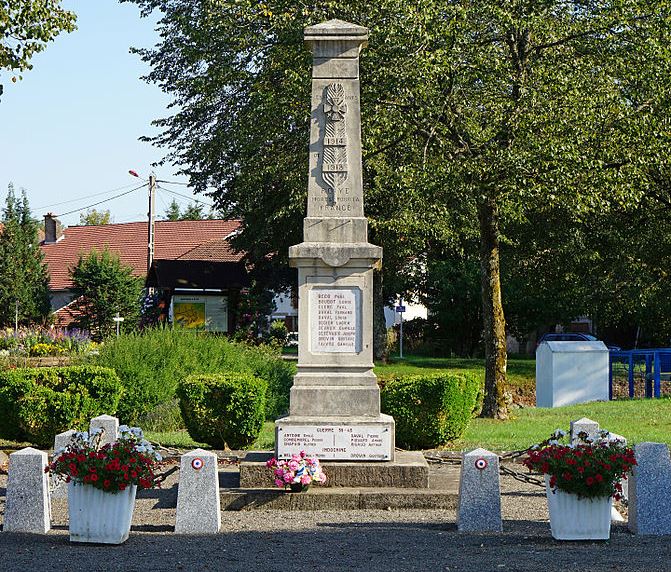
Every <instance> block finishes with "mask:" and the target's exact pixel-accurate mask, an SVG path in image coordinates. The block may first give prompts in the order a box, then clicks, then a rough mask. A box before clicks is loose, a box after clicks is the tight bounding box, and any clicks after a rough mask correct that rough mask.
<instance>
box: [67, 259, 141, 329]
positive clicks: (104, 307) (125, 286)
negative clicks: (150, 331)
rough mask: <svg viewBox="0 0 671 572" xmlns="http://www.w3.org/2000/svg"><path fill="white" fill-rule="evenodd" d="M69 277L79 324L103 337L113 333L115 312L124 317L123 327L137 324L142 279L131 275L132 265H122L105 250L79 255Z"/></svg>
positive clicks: (128, 327)
mask: <svg viewBox="0 0 671 572" xmlns="http://www.w3.org/2000/svg"><path fill="white" fill-rule="evenodd" d="M70 277H71V278H72V284H73V292H74V294H75V296H76V302H75V304H74V306H75V307H76V310H77V312H78V313H79V314H80V316H81V317H80V318H79V320H78V326H79V327H81V328H82V329H85V330H88V331H89V332H91V334H92V336H94V337H96V338H97V339H103V338H105V337H107V336H110V335H111V334H113V333H114V331H115V328H116V324H115V322H114V320H113V318H114V317H115V316H116V315H117V313H118V314H119V316H120V317H122V318H124V322H122V328H123V329H124V330H129V329H132V328H133V327H134V326H135V325H136V324H137V321H138V319H139V314H140V296H141V293H142V287H143V283H142V279H141V278H139V277H137V276H133V268H132V267H130V266H126V265H125V264H122V263H121V261H120V260H119V257H118V256H116V255H114V254H112V253H111V252H110V251H109V250H107V249H105V250H103V251H102V252H100V253H98V252H96V251H95V250H92V251H91V252H89V253H88V254H82V255H80V257H79V261H78V262H77V265H76V266H75V267H74V268H72V269H71V270H70Z"/></svg>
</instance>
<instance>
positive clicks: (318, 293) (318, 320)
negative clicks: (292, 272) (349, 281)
mask: <svg viewBox="0 0 671 572" xmlns="http://www.w3.org/2000/svg"><path fill="white" fill-rule="evenodd" d="M310 329H311V335H310V344H311V346H310V349H311V351H312V352H313V353H358V352H360V351H361V290H360V289H359V288H313V289H312V290H310Z"/></svg>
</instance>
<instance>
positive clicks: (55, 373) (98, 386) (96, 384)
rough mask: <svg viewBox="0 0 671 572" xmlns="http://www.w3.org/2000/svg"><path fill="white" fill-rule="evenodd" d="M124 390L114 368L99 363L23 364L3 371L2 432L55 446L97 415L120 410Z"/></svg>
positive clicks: (8, 436) (0, 397)
mask: <svg viewBox="0 0 671 572" xmlns="http://www.w3.org/2000/svg"><path fill="white" fill-rule="evenodd" d="M122 393H123V386H122V384H121V380H120V379H119V378H118V376H117V375H116V373H114V370H111V369H108V368H103V367H96V366H69V367H50V368H23V369H14V370H9V371H3V372H0V437H3V438H5V439H11V440H15V441H29V442H31V443H34V444H35V445H38V446H40V447H49V446H51V445H53V443H54V436H55V435H56V434H57V433H62V432H63V431H66V430H68V429H85V428H87V427H88V424H89V421H90V419H91V417H97V416H98V415H102V414H104V413H106V414H109V415H114V414H115V413H116V411H117V407H118V405H119V399H120V398H121V395H122Z"/></svg>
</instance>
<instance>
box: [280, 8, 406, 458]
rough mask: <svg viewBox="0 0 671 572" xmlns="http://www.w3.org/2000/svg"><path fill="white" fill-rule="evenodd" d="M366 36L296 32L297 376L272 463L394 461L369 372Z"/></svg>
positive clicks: (356, 30)
mask: <svg viewBox="0 0 671 572" xmlns="http://www.w3.org/2000/svg"><path fill="white" fill-rule="evenodd" d="M367 39H368V30H367V29H366V28H363V27H361V26H356V25H354V24H349V23H347V22H342V21H340V20H331V21H329V22H325V23H323V24H319V25H316V26H310V27H308V28H306V29H305V42H306V43H307V44H308V45H309V46H311V48H312V53H313V67H312V119H311V128H310V148H309V149H310V160H309V182H308V208H307V217H306V218H305V219H304V226H303V240H304V242H302V243H301V244H298V245H296V246H292V247H291V248H290V249H289V258H290V264H291V265H292V266H294V267H296V268H297V269H298V284H299V288H298V297H299V303H298V315H299V327H298V332H299V335H298V340H299V341H298V372H297V374H296V376H295V378H294V384H293V387H292V388H291V401H290V409H289V416H288V417H284V418H282V419H279V420H278V421H276V445H275V454H276V455H277V456H278V457H279V458H287V457H289V456H291V454H292V453H298V452H300V451H306V452H307V453H309V454H314V455H316V456H318V457H319V458H320V459H331V460H363V461H370V460H393V457H394V420H393V419H392V418H391V417H390V416H388V415H383V414H381V413H380V390H379V388H378V386H377V381H376V377H375V374H374V373H373V291H372V289H373V269H374V268H376V267H378V266H379V264H380V263H381V259H382V249H381V248H380V247H379V246H375V245H372V244H370V243H369V242H368V221H367V219H366V218H365V216H364V210H363V181H362V168H361V115H360V101H359V52H360V51H361V48H362V47H364V46H365V45H366V42H367Z"/></svg>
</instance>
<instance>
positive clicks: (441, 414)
mask: <svg viewBox="0 0 671 572" xmlns="http://www.w3.org/2000/svg"><path fill="white" fill-rule="evenodd" d="M480 386H481V381H480V380H479V379H477V378H476V377H474V376H471V375H468V374H455V373H447V372H446V373H438V374H429V375H407V376H399V377H395V378H392V379H389V380H387V381H386V383H385V385H384V387H383V389H382V393H381V397H382V411H383V412H384V413H387V414H389V415H391V416H392V417H393V418H394V420H395V421H396V444H397V445H398V446H399V447H402V448H404V449H431V448H433V447H438V446H440V445H444V444H446V443H448V442H449V441H453V440H454V439H458V438H459V437H461V435H462V434H463V432H464V431H465V430H466V427H467V426H468V423H469V421H470V419H471V417H472V416H473V412H474V411H475V410H476V409H477V408H478V400H479V396H480V395H481V392H480Z"/></svg>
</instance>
